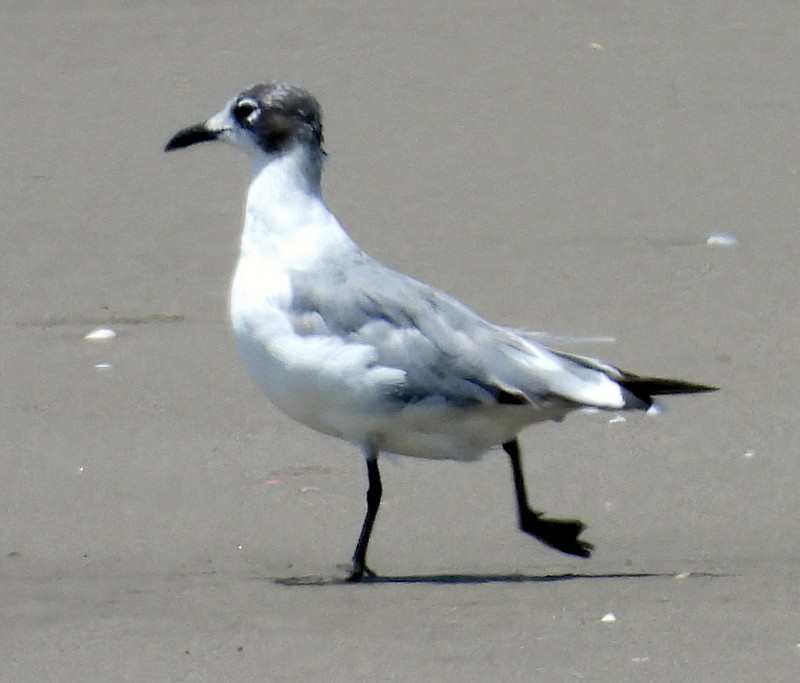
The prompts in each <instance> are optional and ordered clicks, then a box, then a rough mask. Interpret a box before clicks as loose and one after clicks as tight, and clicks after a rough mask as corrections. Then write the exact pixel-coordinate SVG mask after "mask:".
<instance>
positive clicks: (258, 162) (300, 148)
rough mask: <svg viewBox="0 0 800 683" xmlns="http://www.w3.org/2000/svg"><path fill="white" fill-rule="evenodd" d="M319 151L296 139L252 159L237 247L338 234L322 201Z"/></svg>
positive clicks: (262, 246)
mask: <svg viewBox="0 0 800 683" xmlns="http://www.w3.org/2000/svg"><path fill="white" fill-rule="evenodd" d="M322 161H323V154H322V152H321V150H320V149H319V148H318V147H314V146H312V145H309V144H303V143H297V144H295V145H293V146H292V147H291V148H289V149H287V150H286V151H285V152H283V153H281V154H280V155H277V156H265V155H263V154H259V155H258V156H254V157H253V167H252V168H253V171H252V176H251V178H250V187H249V189H248V191H247V208H246V215H245V225H244V235H243V236H242V249H243V250H249V249H251V248H255V249H258V250H270V249H272V248H274V245H275V244H276V242H277V243H280V242H284V241H286V240H292V239H295V240H297V239H300V238H302V237H305V238H316V237H318V236H317V235H315V234H314V233H318V232H320V231H323V232H325V233H335V234H330V235H329V237H336V236H337V234H338V233H340V234H341V235H344V232H343V231H342V229H341V228H340V227H339V225H338V223H337V222H336V219H335V218H334V217H333V215H332V214H331V213H330V211H329V209H328V207H327V206H326V205H325V202H324V201H323V199H322V189H321V182H320V181H321V176H322Z"/></svg>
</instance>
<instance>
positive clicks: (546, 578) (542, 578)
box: [272, 572, 724, 586]
mask: <svg viewBox="0 0 800 683" xmlns="http://www.w3.org/2000/svg"><path fill="white" fill-rule="evenodd" d="M722 576H724V575H723V574H714V573H711V572H689V573H686V572H684V573H680V574H676V573H673V572H614V573H600V574H586V573H563V574H516V573H515V574H411V575H407V576H365V577H364V578H363V579H362V580H361V581H360V582H359V583H355V584H353V583H351V582H349V581H347V579H346V578H345V577H342V576H290V577H280V578H272V581H273V583H277V584H279V585H281V586H341V585H360V586H364V585H367V586H370V585H372V586H374V585H383V584H433V585H480V584H490V583H499V584H512V583H554V582H562V581H600V580H634V579H689V578H699V577H705V578H718V577H722Z"/></svg>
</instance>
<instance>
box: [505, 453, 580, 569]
mask: <svg viewBox="0 0 800 683" xmlns="http://www.w3.org/2000/svg"><path fill="white" fill-rule="evenodd" d="M503 450H504V451H505V452H506V453H508V457H509V458H510V459H511V469H512V472H513V474H514V491H515V492H516V495H517V510H518V512H519V528H520V529H521V530H522V531H524V532H525V533H526V534H530V535H531V536H533V537H534V538H537V539H539V540H540V541H541V542H542V543H544V544H545V545H549V546H550V547H551V548H555V549H556V550H560V551H561V552H562V553H567V554H568V555H577V556H578V557H589V556H590V555H591V554H592V549H593V548H594V546H593V545H592V544H591V543H588V542H586V541H582V540H581V539H579V538H578V536H580V534H581V532H582V531H583V530H584V528H585V527H586V525H585V524H584V523H583V522H581V521H580V520H577V519H546V518H545V517H543V516H542V515H543V514H544V513H542V512H537V511H536V510H532V509H531V508H530V506H529V505H528V495H527V493H526V492H525V478H524V476H523V474H522V463H521V458H520V452H519V443H518V442H517V440H516V439H513V440H512V441H507V442H506V443H504V444H503Z"/></svg>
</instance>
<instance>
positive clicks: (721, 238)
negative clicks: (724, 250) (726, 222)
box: [706, 232, 739, 247]
mask: <svg viewBox="0 0 800 683" xmlns="http://www.w3.org/2000/svg"><path fill="white" fill-rule="evenodd" d="M706 244H707V245H708V246H710V247H735V246H736V245H738V244H739V240H737V239H736V238H735V237H734V236H733V235H730V234H728V233H727V232H714V233H711V234H710V235H709V236H708V239H707V240H706Z"/></svg>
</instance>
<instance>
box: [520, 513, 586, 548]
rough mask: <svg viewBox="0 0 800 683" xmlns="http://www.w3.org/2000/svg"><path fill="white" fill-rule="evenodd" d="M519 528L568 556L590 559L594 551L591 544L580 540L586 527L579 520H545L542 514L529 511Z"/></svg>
mask: <svg viewBox="0 0 800 683" xmlns="http://www.w3.org/2000/svg"><path fill="white" fill-rule="evenodd" d="M519 528H520V529H522V531H524V532H525V533H526V534H530V535H531V536H533V537H535V538H537V539H539V540H540V541H541V542H542V543H544V544H545V545H549V546H550V547H551V548H555V549H556V550H560V551H561V552H562V553H566V554H567V555H577V556H578V557H590V556H591V554H592V550H594V546H593V545H592V544H591V543H589V542H587V541H582V540H581V539H579V538H578V536H580V534H581V532H582V531H583V530H584V529H585V528H586V525H585V524H584V523H583V522H581V521H579V520H577V519H545V518H544V517H542V513H541V512H535V511H533V510H528V511H527V513H526V514H524V515H523V517H522V519H520V523H519Z"/></svg>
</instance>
